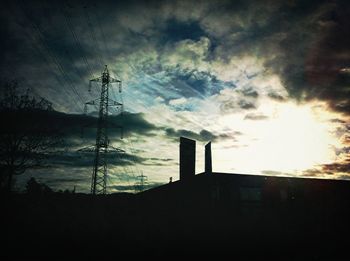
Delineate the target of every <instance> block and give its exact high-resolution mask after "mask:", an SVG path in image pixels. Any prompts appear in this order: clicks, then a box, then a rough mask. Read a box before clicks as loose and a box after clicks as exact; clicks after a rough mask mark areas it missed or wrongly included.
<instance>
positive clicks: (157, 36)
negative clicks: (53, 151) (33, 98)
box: [0, 0, 350, 192]
mask: <svg viewBox="0 0 350 261" xmlns="http://www.w3.org/2000/svg"><path fill="white" fill-rule="evenodd" d="M1 5H2V6H1V11H0V12H1V16H0V32H1V35H2V41H1V43H0V46H1V49H2V57H1V59H0V63H1V65H0V68H1V78H6V79H16V80H17V81H19V83H20V86H21V87H22V88H23V89H26V88H30V90H31V91H32V93H33V95H37V96H41V97H44V98H46V99H48V100H50V101H51V102H52V103H53V106H54V109H55V110H56V111H58V112H59V113H57V114H56V115H55V116H53V117H57V120H58V121H59V122H60V123H61V124H62V126H63V127H64V128H65V131H66V134H67V137H66V139H65V143H66V146H65V150H64V152H63V153H61V154H60V155H56V156H55V157H52V158H51V159H50V163H51V164H50V168H42V169H35V170H29V171H27V172H26V173H25V174H23V176H22V177H19V178H18V186H19V187H20V186H23V184H24V183H25V181H26V179H28V178H29V177H31V176H34V177H36V178H37V179H38V180H39V181H42V182H45V183H46V184H48V185H49V186H51V187H52V188H54V189H72V188H73V186H76V190H77V191H78V192H89V190H90V181H91V174H92V161H93V155H91V154H87V153H85V154H84V153H81V152H79V149H80V148H83V147H86V146H92V145H93V144H94V142H95V141H94V139H95V133H94V130H93V129H92V128H85V129H86V131H85V135H79V133H81V131H80V130H81V129H82V128H81V126H87V124H90V125H89V126H91V124H93V123H94V122H95V120H96V119H95V118H94V117H95V116H96V112H95V110H96V108H95V107H94V106H89V108H88V112H87V115H85V116H84V115H83V112H84V103H85V102H88V101H91V100H94V99H97V98H98V97H99V90H100V89H99V88H100V86H99V85H96V84H93V85H92V89H91V92H89V91H88V89H89V80H90V79H93V78H96V77H99V76H100V75H101V73H102V71H103V69H104V65H108V68H109V71H110V73H111V76H112V77H114V78H117V79H120V80H121V81H122V85H123V90H122V94H119V93H118V90H117V86H113V85H112V86H111V88H110V98H111V99H113V100H116V101H119V102H122V103H123V104H124V113H123V116H120V115H119V116H118V111H117V110H113V108H112V109H111V115H110V119H111V120H112V121H115V123H117V124H121V125H123V127H124V137H123V139H120V131H119V130H117V129H111V130H109V135H110V142H111V145H113V146H114V147H118V148H121V149H123V150H125V153H124V154H123V155H111V158H110V161H109V176H108V191H109V192H117V191H132V189H133V185H134V184H135V182H137V179H136V177H137V176H139V175H140V174H142V173H143V174H144V175H146V176H147V177H148V185H149V186H156V185H159V184H164V183H167V182H168V181H169V178H170V177H172V178H173V180H174V181H175V180H177V179H178V177H179V174H178V172H179V165H178V160H179V155H178V154H179V152H178V151H179V137H180V136H185V137H188V138H192V139H195V140H196V141H197V148H196V151H197V152H196V156H197V159H196V173H200V172H203V171H204V163H203V161H204V145H205V144H206V143H207V142H209V141H212V154H213V171H215V172H228V173H245V174H258V175H277V176H281V175H282V176H293V177H313V178H328V179H349V177H350V156H349V151H350V134H349V130H350V86H349V84H350V50H349V46H350V22H349V19H348V17H349V13H350V4H349V3H348V1H336V0H335V1H319V0H317V1H301V0H300V1H298V0H290V1H273V0H270V1H247V0H245V1H98V2H96V1H44V0H41V1H33V0H30V1H23V0H15V1H2V3H1ZM91 107H92V108H91Z"/></svg>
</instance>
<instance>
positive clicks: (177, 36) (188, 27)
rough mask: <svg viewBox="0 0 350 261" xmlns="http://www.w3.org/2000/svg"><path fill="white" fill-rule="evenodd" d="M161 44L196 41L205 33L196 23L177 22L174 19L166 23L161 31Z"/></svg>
mask: <svg viewBox="0 0 350 261" xmlns="http://www.w3.org/2000/svg"><path fill="white" fill-rule="evenodd" d="M161 33H162V36H161V39H160V41H161V43H163V44H164V42H165V43H167V42H178V41H181V40H187V39H190V40H193V41H198V40H199V39H200V37H202V36H203V35H205V32H204V31H203V30H202V28H201V27H200V25H199V23H198V22H197V21H179V20H176V19H174V18H171V19H169V20H168V21H166V23H165V26H164V29H163V30H162V32H161Z"/></svg>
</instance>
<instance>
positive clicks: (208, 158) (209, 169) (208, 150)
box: [205, 142, 213, 174]
mask: <svg viewBox="0 0 350 261" xmlns="http://www.w3.org/2000/svg"><path fill="white" fill-rule="evenodd" d="M212 172H213V170H212V164H211V142H209V143H208V144H207V145H205V173H208V174H210V173H212Z"/></svg>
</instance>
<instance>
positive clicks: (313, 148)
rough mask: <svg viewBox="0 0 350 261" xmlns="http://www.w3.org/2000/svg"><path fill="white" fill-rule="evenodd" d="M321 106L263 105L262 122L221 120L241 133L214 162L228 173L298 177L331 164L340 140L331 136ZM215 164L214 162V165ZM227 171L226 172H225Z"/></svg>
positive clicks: (236, 118)
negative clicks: (305, 172) (228, 170)
mask: <svg viewBox="0 0 350 261" xmlns="http://www.w3.org/2000/svg"><path fill="white" fill-rule="evenodd" d="M325 108H326V107H325V105H323V104H313V103H309V104H307V105H297V104H295V103H266V105H264V106H261V108H259V114H261V115H266V116H267V117H266V119H264V120H242V119H239V117H237V116H231V117H223V119H222V123H223V124H225V125H229V124H230V125H231V126H234V127H231V128H235V129H236V130H239V131H241V132H242V133H244V135H242V137H241V138H240V139H239V142H238V143H237V144H236V146H234V147H232V148H229V149H227V148H226V149H224V147H222V148H221V149H219V150H218V155H217V159H216V160H218V161H221V163H222V164H223V166H225V168H230V171H231V172H232V171H234V172H243V173H263V171H266V170H269V171H276V172H279V173H288V174H298V173H300V172H301V171H303V170H307V169H311V168H315V167H316V166H318V165H320V164H326V163H330V162H332V161H334V159H335V153H334V147H337V146H339V140H338V139H337V138H336V137H335V136H334V135H333V134H332V128H334V126H332V125H331V124H330V119H331V118H332V116H333V117H334V115H332V113H330V112H328V111H326V110H325ZM214 162H215V161H214ZM225 171H227V170H225Z"/></svg>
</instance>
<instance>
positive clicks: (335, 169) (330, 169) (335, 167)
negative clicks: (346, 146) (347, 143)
mask: <svg viewBox="0 0 350 261" xmlns="http://www.w3.org/2000/svg"><path fill="white" fill-rule="evenodd" d="M322 170H323V172H325V173H327V174H336V173H350V161H348V162H344V163H331V164H325V165H323V166H322Z"/></svg>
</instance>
